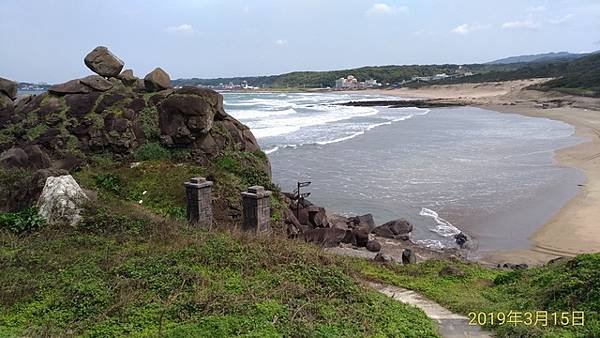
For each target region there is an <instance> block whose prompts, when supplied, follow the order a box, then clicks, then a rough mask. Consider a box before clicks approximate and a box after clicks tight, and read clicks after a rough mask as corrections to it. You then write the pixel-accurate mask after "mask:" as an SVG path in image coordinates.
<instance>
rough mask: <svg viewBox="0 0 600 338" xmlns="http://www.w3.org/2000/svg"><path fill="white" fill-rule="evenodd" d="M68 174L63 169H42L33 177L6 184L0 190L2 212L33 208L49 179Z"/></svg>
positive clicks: (0, 208) (20, 178)
mask: <svg viewBox="0 0 600 338" xmlns="http://www.w3.org/2000/svg"><path fill="white" fill-rule="evenodd" d="M68 174H69V172H68V171H66V170H62V169H53V168H48V169H40V170H36V171H35V172H34V173H33V174H32V175H31V176H27V175H25V176H21V177H19V178H18V179H16V180H15V181H14V182H12V183H10V184H9V183H8V182H5V183H4V184H2V186H1V189H0V211H1V212H17V211H19V210H23V209H25V208H27V207H29V206H31V205H32V204H34V203H35V202H36V201H37V200H38V198H39V197H40V194H41V193H42V190H43V189H44V185H45V184H46V179H47V178H48V177H51V176H62V175H68Z"/></svg>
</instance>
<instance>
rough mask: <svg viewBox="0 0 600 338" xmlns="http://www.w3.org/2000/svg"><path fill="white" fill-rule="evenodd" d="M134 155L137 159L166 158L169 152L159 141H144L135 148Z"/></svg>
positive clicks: (169, 155) (169, 154)
mask: <svg viewBox="0 0 600 338" xmlns="http://www.w3.org/2000/svg"><path fill="white" fill-rule="evenodd" d="M134 157H135V159H136V160H137V161H149V160H168V159H170V158H171V152H170V151H169V150H168V149H165V148H164V147H163V146H162V145H161V144H160V143H159V142H153V143H145V144H143V145H141V146H140V147H139V148H137V149H136V150H135V154H134Z"/></svg>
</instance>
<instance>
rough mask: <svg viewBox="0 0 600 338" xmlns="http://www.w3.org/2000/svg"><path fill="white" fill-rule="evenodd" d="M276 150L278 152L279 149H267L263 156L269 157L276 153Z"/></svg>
mask: <svg viewBox="0 0 600 338" xmlns="http://www.w3.org/2000/svg"><path fill="white" fill-rule="evenodd" d="M277 150H279V147H274V148H271V149H267V150H265V154H267V155H269V154H271V153H274V152H276V151H277Z"/></svg>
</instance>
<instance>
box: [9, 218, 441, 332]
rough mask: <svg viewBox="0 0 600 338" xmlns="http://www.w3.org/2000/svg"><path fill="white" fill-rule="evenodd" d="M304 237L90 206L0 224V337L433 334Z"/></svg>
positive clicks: (418, 317) (419, 316)
mask: <svg viewBox="0 0 600 338" xmlns="http://www.w3.org/2000/svg"><path fill="white" fill-rule="evenodd" d="M341 262H342V260H341V259H339V258H335V257H329V256H327V255H326V254H324V253H323V252H322V251H320V250H318V249H317V248H314V247H312V246H308V245H304V244H300V243H297V244H293V245H290V242H289V241H287V240H284V239H278V238H252V237H245V236H244V235H240V234H236V233H227V232H217V231H213V232H210V233H209V232H205V231H202V230H199V229H193V228H188V227H187V226H185V225H180V224H177V223H173V222H170V223H164V222H158V223H156V222H151V221H149V220H147V219H140V218H135V217H129V216H124V215H119V216H115V215H114V214H111V213H106V212H98V213H92V214H91V215H86V221H85V222H84V223H83V225H82V226H81V227H80V228H79V229H71V230H68V231H66V230H64V229H56V228H46V229H44V230H42V231H41V232H39V233H36V234H30V235H27V236H23V237H19V238H14V236H10V234H9V233H8V232H0V269H1V270H2V271H3V273H2V274H0V286H1V288H0V306H1V307H0V336H12V335H17V336H21V335H27V336H42V335H48V336H64V335H76V336H89V337H110V336H140V337H142V336H153V337H155V336H157V335H162V336H167V337H182V336H186V337H210V336H212V337H226V336H236V335H243V336H253V337H276V336H296V337H300V336H301V337H311V336H319V337H340V336H397V337H436V336H437V333H436V330H435V327H434V325H433V323H432V322H431V321H430V320H429V319H427V318H426V317H425V315H424V314H423V313H422V312H421V311H420V310H417V309H415V308H413V307H410V306H406V305H403V304H400V303H398V302H396V301H393V300H391V299H389V298H387V297H385V296H383V295H381V294H379V293H377V292H374V291H369V290H367V289H365V288H364V287H363V286H361V285H360V284H358V283H357V281H356V280H354V279H353V278H352V277H351V276H350V275H349V274H348V272H347V271H346V270H347V269H345V268H344V265H343V264H341Z"/></svg>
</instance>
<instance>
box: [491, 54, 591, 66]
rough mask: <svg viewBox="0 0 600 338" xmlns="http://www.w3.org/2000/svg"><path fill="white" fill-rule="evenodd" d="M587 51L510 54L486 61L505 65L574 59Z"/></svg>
mask: <svg viewBox="0 0 600 338" xmlns="http://www.w3.org/2000/svg"><path fill="white" fill-rule="evenodd" d="M586 55H588V53H581V54H578V53H569V52H553V53H544V54H535V55H519V56H511V57H507V58H503V59H498V60H494V61H490V62H487V64H489V65H506V64H511V63H525V62H546V61H558V60H563V61H564V60H574V59H577V58H580V57H583V56H586Z"/></svg>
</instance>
